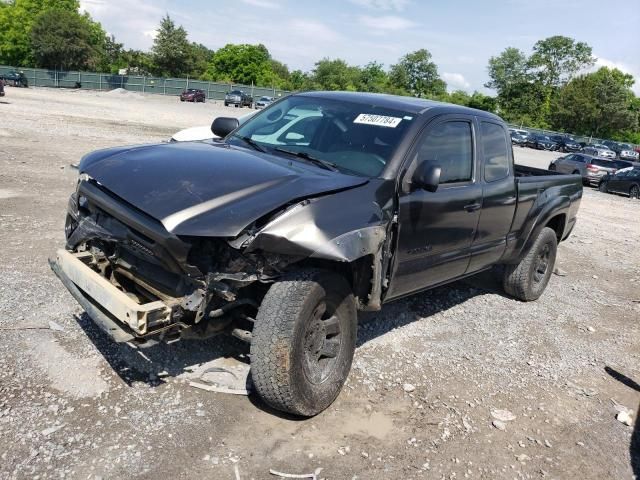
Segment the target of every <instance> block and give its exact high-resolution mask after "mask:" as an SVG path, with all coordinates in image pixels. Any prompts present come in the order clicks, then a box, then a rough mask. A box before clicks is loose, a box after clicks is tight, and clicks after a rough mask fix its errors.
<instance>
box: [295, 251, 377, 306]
mask: <svg viewBox="0 0 640 480" xmlns="http://www.w3.org/2000/svg"><path fill="white" fill-rule="evenodd" d="M373 261H374V257H373V255H365V256H363V257H360V258H358V259H356V260H354V261H353V262H350V263H348V262H336V261H333V260H325V259H322V258H306V259H304V260H301V261H299V262H296V263H295V264H293V265H290V266H289V268H288V270H295V269H300V268H322V269H324V270H330V271H332V272H336V273H339V274H340V275H342V276H344V278H345V279H346V280H347V282H349V285H351V289H352V291H353V295H354V296H355V297H356V298H357V299H358V300H359V303H360V304H363V305H364V304H366V303H368V301H369V293H371V288H372V286H373V283H372V280H373V279H372V275H373Z"/></svg>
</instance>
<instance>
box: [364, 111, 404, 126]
mask: <svg viewBox="0 0 640 480" xmlns="http://www.w3.org/2000/svg"><path fill="white" fill-rule="evenodd" d="M401 121H402V119H401V118H397V117H387V116H385V115H373V114H371V113H361V114H360V115H358V116H357V117H356V119H355V120H354V121H353V123H362V124H364V125H375V126H377V127H390V128H396V127H397V126H398V124H399V123H400V122H401Z"/></svg>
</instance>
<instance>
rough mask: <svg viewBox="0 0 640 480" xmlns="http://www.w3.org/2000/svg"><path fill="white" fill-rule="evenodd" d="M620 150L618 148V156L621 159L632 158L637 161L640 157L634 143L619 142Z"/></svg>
mask: <svg viewBox="0 0 640 480" xmlns="http://www.w3.org/2000/svg"><path fill="white" fill-rule="evenodd" d="M618 145H619V150H617V153H618V158H619V159H620V160H631V161H632V162H637V161H638V160H639V159H640V153H638V152H636V151H635V150H634V148H633V146H632V145H629V144H628V143H619V144H618Z"/></svg>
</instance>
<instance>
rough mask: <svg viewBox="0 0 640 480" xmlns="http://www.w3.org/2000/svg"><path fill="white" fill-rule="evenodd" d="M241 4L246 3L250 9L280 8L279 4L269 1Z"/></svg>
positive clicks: (247, 1)
mask: <svg viewBox="0 0 640 480" xmlns="http://www.w3.org/2000/svg"><path fill="white" fill-rule="evenodd" d="M242 3H246V4H247V5H251V6H252V7H258V8H271V9H275V8H280V7H282V5H281V4H279V3H277V2H272V1H271V0H242Z"/></svg>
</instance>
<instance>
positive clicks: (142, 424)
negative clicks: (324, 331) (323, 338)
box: [0, 88, 640, 480]
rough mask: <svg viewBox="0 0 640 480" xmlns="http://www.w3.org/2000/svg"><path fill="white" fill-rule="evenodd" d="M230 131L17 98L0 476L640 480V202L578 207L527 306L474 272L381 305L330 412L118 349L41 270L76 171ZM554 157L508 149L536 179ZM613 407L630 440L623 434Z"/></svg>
mask: <svg viewBox="0 0 640 480" xmlns="http://www.w3.org/2000/svg"><path fill="white" fill-rule="evenodd" d="M222 112H226V113H230V114H233V115H239V114H241V113H245V112H247V110H245V109H243V110H240V109H234V108H225V107H222V106H220V105H214V104H212V103H207V104H204V105H203V104H196V105H193V104H181V103H180V102H178V101H177V98H163V97H141V96H139V95H135V94H118V93H111V94H108V93H100V94H98V93H91V92H73V91H55V90H46V89H40V90H38V89H29V90H18V89H15V88H7V96H6V97H4V99H3V100H2V101H1V102H0V118H2V126H1V127H0V478H3V479H4V478H11V479H13V478H29V479H44V478H79V479H80V478H83V479H98V478H103V479H115V478H134V477H135V478H162V479H164V478H167V479H169V478H171V479H174V478H183V479H187V478H188V479H193V478H212V479H232V480H233V479H237V478H241V479H243V480H244V479H250V478H253V479H266V478H276V477H273V476H272V475H270V474H269V469H270V468H272V469H275V470H278V471H281V472H287V473H297V474H303V473H313V472H316V471H317V469H322V470H321V471H319V472H318V478H326V479H356V478H357V479H420V478H428V479H431V478H433V479H462V478H472V479H474V478H475V479H490V480H493V479H529V478H531V479H537V478H549V479H599V480H601V479H616V480H618V479H631V478H635V477H634V470H633V466H632V465H634V462H635V475H636V476H638V477H639V478H640V465H639V464H640V445H639V444H640V431H639V430H638V429H639V427H638V424H637V423H635V418H636V413H637V411H638V409H639V403H640V386H639V385H638V383H640V349H639V345H640V249H638V238H640V222H639V220H640V202H639V201H632V200H629V199H627V198H623V197H618V196H614V195H607V194H601V193H600V192H597V191H595V190H593V189H590V188H586V189H585V192H584V198H583V200H582V206H581V210H580V214H579V221H578V225H577V227H576V229H575V232H574V234H573V235H572V237H571V238H570V239H569V240H568V241H567V242H564V243H563V244H561V246H560V248H559V255H558V264H557V265H558V267H559V269H560V270H559V271H558V272H557V273H558V274H557V275H553V276H552V279H551V282H550V284H549V287H548V289H547V292H546V293H545V294H544V296H543V297H542V298H541V299H540V300H539V301H537V302H533V303H526V304H525V303H521V302H518V301H515V300H513V299H510V298H508V297H506V296H505V295H504V294H503V293H502V291H501V289H500V288H499V286H498V284H497V283H496V281H495V280H494V277H493V276H492V275H491V274H484V275H480V276H477V277H474V278H471V279H470V280H468V281H465V282H458V283H455V284H453V285H451V286H447V287H442V288H438V289H435V290H432V291H429V292H426V293H422V294H418V295H416V296H414V297H412V298H409V299H406V300H403V301H398V302H395V303H392V304H389V305H386V306H385V307H384V309H383V310H382V312H380V313H378V314H376V315H373V316H372V318H369V319H366V321H364V322H362V323H361V326H360V329H359V332H358V350H357V352H356V357H355V360H354V366H353V369H352V373H351V375H350V377H349V380H348V383H347V386H346V387H345V388H344V390H343V392H342V393H341V394H340V396H339V398H338V400H337V401H336V402H335V404H334V405H333V406H332V407H331V408H329V409H328V410H327V411H325V412H324V413H322V414H321V415H318V416H317V417H315V418H312V419H309V420H299V419H295V418H289V417H286V416H282V415H280V414H278V413H277V412H274V411H271V410H269V409H268V408H267V407H265V405H263V404H262V403H260V401H259V400H258V399H257V398H255V397H254V396H249V397H245V396H232V395H223V394H217V393H211V392H205V391H202V390H198V389H195V388H193V387H190V386H189V383H188V382H189V380H190V379H191V378H193V377H194V376H197V375H198V374H199V372H200V371H201V370H202V368H203V367H204V366H206V365H208V364H210V362H212V361H214V360H216V359H221V358H222V359H224V358H226V357H240V358H242V356H243V355H246V351H247V350H246V347H244V346H243V345H242V344H241V343H240V342H237V341H234V340H231V339H229V338H226V337H225V338H222V337H221V338H216V339H212V340H209V341H206V342H199V343H198V342H179V343H174V344H170V345H158V346H155V347H152V348H149V349H145V350H137V349H134V348H132V347H130V346H128V345H116V344H113V343H111V342H110V341H109V340H108V339H107V338H106V337H105V336H104V335H103V334H101V332H100V331H99V330H98V329H97V328H96V327H94V326H93V324H92V322H91V321H90V320H89V319H88V318H87V316H86V315H84V314H83V312H82V310H81V309H80V308H79V307H78V305H77V304H76V303H75V301H74V300H73V299H72V297H71V296H70V295H69V294H68V293H67V292H66V290H65V289H64V288H63V286H62V284H61V283H60V282H59V281H58V280H57V279H56V278H55V277H54V275H53V274H52V272H51V271H50V269H49V266H48V264H47V258H48V257H49V256H50V255H52V254H53V253H54V252H55V250H56V249H57V248H60V247H61V246H62V245H63V242H64V235H63V222H64V217H65V208H66V202H67V198H68V196H69V194H70V193H71V191H72V190H73V188H74V185H75V182H76V175H77V172H76V171H75V170H73V169H71V168H69V164H71V163H76V162H77V161H78V160H79V159H80V157H81V156H82V155H83V154H85V153H86V152H89V151H91V150H94V149H98V148H103V147H109V146H114V145H121V144H127V143H145V142H158V141H162V140H166V139H168V138H169V137H170V136H171V134H172V133H174V132H175V131H177V130H179V129H181V128H185V127H189V126H195V125H206V124H209V123H210V122H211V120H212V118H213V117H214V116H215V115H220V114H222ZM555 156H557V155H556V154H552V153H548V152H536V151H533V150H527V149H519V148H518V149H516V158H517V161H518V162H520V163H525V164H527V165H533V166H542V167H545V166H546V165H548V162H549V160H550V159H551V158H554V157H555ZM50 322H53V323H50ZM624 407H627V408H629V409H631V410H633V411H634V413H633V421H634V423H635V425H636V426H635V433H634V427H633V426H627V425H625V424H623V423H621V422H620V421H618V420H616V415H617V413H618V411H619V410H620V409H622V408H624ZM496 410H508V411H509V412H511V413H512V415H507V414H506V413H505V412H499V411H498V412H496ZM505 415H506V418H505ZM496 417H502V418H503V420H505V421H504V422H503V423H502V424H500V422H499V421H498V422H494V421H495V420H496ZM513 417H515V418H513ZM509 418H513V419H511V420H508V419H509ZM494 423H495V425H497V426H498V427H501V428H503V429H501V428H496V426H495V425H494Z"/></svg>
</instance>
